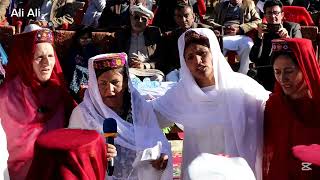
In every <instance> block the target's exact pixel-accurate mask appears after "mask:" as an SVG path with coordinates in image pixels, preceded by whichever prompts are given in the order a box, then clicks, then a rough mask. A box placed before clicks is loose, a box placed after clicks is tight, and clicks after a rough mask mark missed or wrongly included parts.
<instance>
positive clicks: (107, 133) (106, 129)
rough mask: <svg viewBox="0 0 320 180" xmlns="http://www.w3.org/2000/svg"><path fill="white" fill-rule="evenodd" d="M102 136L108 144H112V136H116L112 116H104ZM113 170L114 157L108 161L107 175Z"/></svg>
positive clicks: (115, 125) (115, 123) (115, 127)
mask: <svg viewBox="0 0 320 180" xmlns="http://www.w3.org/2000/svg"><path fill="white" fill-rule="evenodd" d="M103 136H104V137H105V138H106V142H107V143H108V144H112V145H114V138H115V137H117V121H116V120H115V119H113V118H106V119H105V120H104V121H103ZM113 170H114V159H113V158H112V159H111V160H110V161H108V169H107V171H108V176H112V174H113Z"/></svg>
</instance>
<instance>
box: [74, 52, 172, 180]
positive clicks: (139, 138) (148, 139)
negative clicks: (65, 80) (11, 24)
mask: <svg viewBox="0 0 320 180" xmlns="http://www.w3.org/2000/svg"><path fill="white" fill-rule="evenodd" d="M110 55H112V54H101V55H97V56H94V57H92V58H90V59H89V64H88V68H89V82H88V89H87V90H86V92H85V96H84V100H83V102H82V103H81V104H80V105H79V106H80V108H81V110H82V112H83V114H84V116H85V119H86V121H87V123H88V125H89V126H90V129H96V130H97V131H99V132H103V129H102V128H103V122H104V121H105V119H106V118H114V119H115V120H116V121H117V130H118V136H117V138H115V143H116V144H118V145H120V146H122V147H125V148H128V149H131V150H133V151H136V152H137V153H141V151H143V150H145V149H147V148H152V147H154V146H156V145H157V144H158V142H159V141H160V142H161V143H162V151H161V152H163V153H165V154H167V155H168V156H169V162H171V148H170V144H169V142H168V141H167V139H166V138H165V136H164V134H163V133H162V131H161V129H160V128H159V125H158V123H157V122H158V121H157V117H156V115H155V113H154V111H153V108H152V105H151V104H149V103H147V102H146V100H145V99H144V98H143V97H142V96H141V95H140V94H139V92H138V91H137V90H136V89H135V88H134V87H133V86H132V84H131V80H130V78H129V76H128V87H129V91H130V92H131V108H132V119H133V124H131V123H129V122H127V121H125V120H123V119H122V118H121V117H120V116H118V115H117V114H116V113H115V112H114V111H113V110H111V109H110V108H109V107H108V106H106V105H105V104H104V103H103V101H102V98H101V95H100V92H99V88H98V83H97V77H96V73H95V70H94V68H93V61H95V60H96V59H101V58H104V57H106V56H110ZM126 69H128V67H127V66H126ZM126 71H127V70H126ZM127 73H128V72H127ZM138 173H139V170H138ZM140 174H141V173H140ZM168 174H169V175H170V174H171V176H172V164H171V163H168V166H167V168H166V170H165V172H163V173H162V175H161V179H163V178H164V179H166V178H168V176H167V175H168ZM169 178H170V177H169Z"/></svg>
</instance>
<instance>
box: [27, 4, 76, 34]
mask: <svg viewBox="0 0 320 180" xmlns="http://www.w3.org/2000/svg"><path fill="white" fill-rule="evenodd" d="M79 5H81V4H80V3H78V2H76V1H75V0H60V1H51V0H30V1H29V4H28V5H27V7H29V8H32V9H35V8H40V12H41V15H40V16H38V17H36V19H35V20H36V23H37V24H38V25H40V26H41V27H53V28H59V27H61V26H62V25H63V24H68V25H71V24H72V23H73V22H74V20H73V17H74V15H75V12H76V11H77V9H78V8H79Z"/></svg>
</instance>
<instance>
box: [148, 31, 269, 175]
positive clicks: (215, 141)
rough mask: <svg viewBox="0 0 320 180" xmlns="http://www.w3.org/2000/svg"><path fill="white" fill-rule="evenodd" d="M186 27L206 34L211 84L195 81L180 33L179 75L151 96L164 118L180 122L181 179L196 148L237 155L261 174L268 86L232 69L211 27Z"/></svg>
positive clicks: (182, 36)
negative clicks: (163, 91) (164, 89)
mask: <svg viewBox="0 0 320 180" xmlns="http://www.w3.org/2000/svg"><path fill="white" fill-rule="evenodd" d="M188 31H195V32H197V33H198V34H201V35H203V36H206V37H207V38H208V39H209V43H210V50H211V53H212V59H213V71H214V77H215V85H214V86H213V87H211V88H209V89H208V88H207V87H205V88H202V89H201V88H200V87H199V86H198V85H197V83H196V82H195V80H194V78H193V76H192V74H191V72H190V71H189V69H188V68H187V66H186V63H185V59H184V49H185V33H184V34H182V35H181V36H180V38H179V40H178V47H179V55H180V64H181V70H180V78H181V79H180V81H179V82H178V83H177V84H176V86H174V87H172V88H171V89H169V90H168V91H167V93H166V94H165V95H164V96H161V97H160V98H158V99H156V100H155V101H154V102H153V106H154V109H155V110H156V111H157V113H159V114H160V115H161V116H163V117H164V118H165V119H166V120H170V121H172V122H176V123H179V124H182V125H183V126H184V143H183V162H182V179H183V180H189V179H190V177H189V173H188V171H187V169H188V166H189V165H190V163H191V162H192V161H193V160H194V159H195V158H196V157H197V156H199V155H200V154H201V153H210V154H227V155H229V156H231V157H242V158H244V159H245V160H246V161H247V162H248V164H249V166H250V167H251V169H252V171H253V172H254V173H255V176H256V177H257V179H260V178H261V162H262V144H263V143H262V140H263V138H262V135H263V132H262V131H263V111H264V104H265V101H266V100H267V99H268V97H269V92H268V91H266V90H265V89H264V88H263V87H262V86H261V85H260V84H258V83H257V82H256V81H254V80H253V79H251V78H250V77H248V76H246V75H243V74H240V73H236V72H233V71H232V69H231V68H230V66H229V64H228V63H227V61H226V60H225V58H224V56H223V55H222V53H221V51H220V47H219V43H218V41H217V38H216V36H215V35H214V33H213V32H212V31H211V30H209V29H204V28H198V29H190V30H188ZM159 123H160V124H163V122H161V121H160V122H159ZM199 168H201V167H199Z"/></svg>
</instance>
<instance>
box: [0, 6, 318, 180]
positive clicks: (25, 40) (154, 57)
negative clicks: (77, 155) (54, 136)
mask: <svg viewBox="0 0 320 180" xmlns="http://www.w3.org/2000/svg"><path fill="white" fill-rule="evenodd" d="M286 6H301V7H304V8H305V10H307V11H309V13H310V16H312V17H314V18H315V19H314V22H315V24H317V23H318V22H317V21H318V19H316V17H317V15H315V14H317V13H318V11H319V12H320V2H319V1H318V0H304V1H299V0H289V1H287V0H258V1H253V0H210V1H209V0H208V1H205V0H0V140H1V141H0V154H1V157H0V179H2V177H3V178H4V179H6V180H9V179H11V180H24V179H28V178H27V177H35V176H36V175H35V174H34V172H36V171H35V169H32V176H31V175H30V171H29V170H30V167H32V163H33V160H34V158H35V156H36V154H37V152H36V151H35V148H36V147H35V144H36V142H37V139H38V138H39V137H40V136H41V135H43V134H46V133H48V132H49V131H54V130H56V129H61V128H69V129H83V130H93V131H95V132H98V133H101V134H103V133H104V129H105V127H104V126H105V125H104V124H105V122H106V121H110V119H113V120H115V121H116V123H117V126H118V127H117V130H118V136H117V138H115V142H114V144H112V143H110V142H106V148H105V149H106V156H107V159H108V161H113V159H114V167H115V169H114V171H113V174H108V175H106V178H107V179H115V180H116V179H130V180H131V179H132V180H136V179H138V180H144V179H145V180H148V179H161V180H170V179H172V178H173V172H172V166H173V159H172V152H171V148H170V143H169V142H168V140H167V138H166V136H165V135H164V134H163V132H162V131H161V129H162V128H165V127H170V126H173V125H174V124H178V125H179V127H181V129H182V130H183V131H184V143H183V161H182V168H181V169H182V172H181V179H183V180H194V179H199V177H197V176H199V175H196V176H195V174H199V173H200V172H201V173H200V174H205V175H204V176H202V175H201V177H205V178H207V179H210V178H211V179H212V178H214V177H218V176H219V177H220V176H223V177H224V178H226V177H229V176H228V172H229V173H235V177H237V173H236V172H238V171H234V172H232V171H227V170H225V171H222V170H221V171H219V170H218V169H219V168H217V170H216V171H215V169H211V170H210V172H211V173H209V170H208V172H204V170H203V169H201V167H199V169H201V170H199V169H194V168H192V167H194V164H197V162H198V160H199V158H200V160H201V161H199V162H201V163H203V162H204V164H208V165H209V164H210V163H212V162H209V161H210V159H215V158H217V157H212V156H210V155H209V156H208V155H207V154H208V153H209V154H211V155H222V156H225V157H226V158H225V157H224V158H225V159H224V161H225V160H226V159H228V158H230V159H232V158H234V157H239V158H241V159H240V161H241V163H240V164H241V165H239V166H241V167H242V168H244V169H246V170H248V171H243V172H242V173H244V172H245V173H246V175H244V174H241V171H240V170H239V175H238V177H237V179H241V178H243V179H246V180H248V177H252V178H253V179H257V180H262V179H263V180H315V179H320V150H319V149H320V117H319V114H320V91H319V90H320V66H319V58H318V50H317V49H315V48H314V45H313V44H312V41H311V40H309V39H304V38H303V35H302V30H301V26H302V24H299V22H290V21H288V20H287V19H286V18H285V15H286V14H285V12H284V10H283V9H284V7H286ZM318 18H319V17H318ZM7 27H11V28H13V29H15V34H14V35H13V36H12V37H10V38H11V39H10V38H9V37H6V39H8V38H9V39H10V40H9V41H2V40H3V39H5V38H4V36H7V35H6V34H4V33H2V31H1V28H7ZM56 32H73V33H74V35H73V37H72V39H70V41H71V42H70V46H68V47H67V49H63V50H64V51H65V52H66V53H59V52H61V50H62V49H58V48H59V47H57V46H55V33H56ZM96 32H101V33H110V34H111V35H110V36H112V38H113V40H112V41H108V42H107V40H106V42H105V44H108V48H106V50H104V49H105V48H103V47H100V46H99V45H98V44H97V43H95V42H94V38H95V36H94V34H95V33H96ZM60 38H61V37H60ZM8 42H10V43H8ZM230 53H235V54H237V56H236V57H235V60H234V61H235V62H236V63H237V66H236V68H235V67H234V66H233V65H234V64H230V63H231V62H230V59H229V58H230V57H229V55H230ZM137 83H138V84H139V83H149V84H148V87H149V88H151V89H152V88H154V89H153V90H151V91H150V92H152V91H160V92H159V94H157V93H156V95H154V94H148V92H149V91H144V90H146V89H144V90H143V89H141V88H139V87H141V86H138V85H137ZM157 88H158V89H157ZM65 143H66V144H67V143H68V142H65ZM86 153H87V152H86ZM89 155H92V152H90V153H89ZM204 157H205V158H204ZM206 161H207V162H206ZM240 161H234V162H232V163H233V165H235V166H236V165H238V164H237V163H239V162H240ZM146 162H147V163H146ZM226 162H227V161H226ZM232 163H231V164H232ZM306 163H307V165H308V167H309V166H310V168H311V169H312V170H305V168H306ZM79 164H81V163H79ZM233 165H230V167H232V166H233ZM82 166H85V165H82ZM212 167H215V166H214V165H212ZM50 168H51V170H52V169H53V170H57V169H55V168H52V167H50ZM50 168H48V169H50ZM69 168H70V169H71V170H70V172H69V171H68V172H66V171H63V172H61V171H59V172H60V173H62V174H63V173H66V174H68V173H71V174H73V175H74V176H75V177H77V178H78V179H81V178H80V176H77V173H76V172H77V171H83V172H84V174H85V170H84V169H81V167H80V166H76V167H75V166H72V165H70V167H69ZM77 168H78V170H75V169H77ZM97 168H98V167H97ZM226 168H227V169H228V167H226ZM79 169H81V170H79ZM98 169H104V168H98ZM57 171H58V170H57ZM95 173H101V172H95ZM223 173H225V174H224V175H223ZM91 174H92V173H91ZM69 175H70V174H69ZM88 176H89V175H88ZM96 177H98V175H96ZM29 179H30V178H29ZM89 179H90V178H89ZM200 179H201V178H200Z"/></svg>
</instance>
